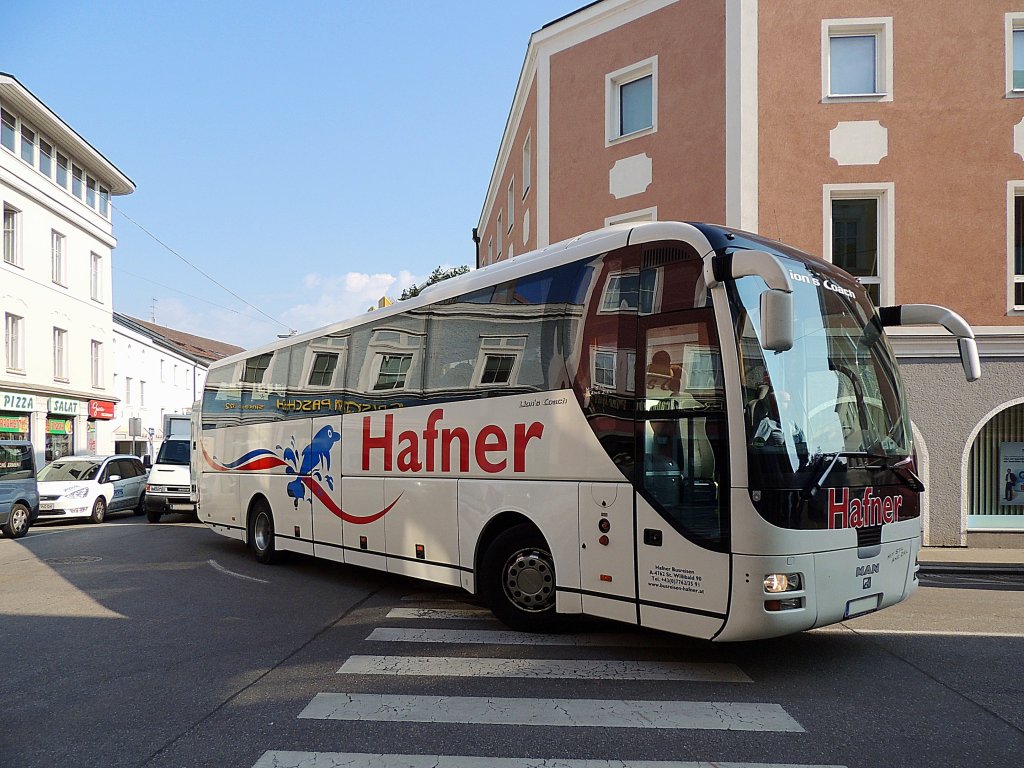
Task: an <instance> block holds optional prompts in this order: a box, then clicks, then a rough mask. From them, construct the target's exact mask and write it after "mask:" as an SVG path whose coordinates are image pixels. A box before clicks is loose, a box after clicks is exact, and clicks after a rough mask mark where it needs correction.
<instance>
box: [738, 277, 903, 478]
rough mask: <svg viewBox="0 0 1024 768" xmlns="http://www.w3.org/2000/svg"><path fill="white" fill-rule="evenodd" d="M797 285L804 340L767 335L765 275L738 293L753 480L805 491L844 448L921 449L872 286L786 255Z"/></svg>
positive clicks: (892, 455)
mask: <svg viewBox="0 0 1024 768" xmlns="http://www.w3.org/2000/svg"><path fill="white" fill-rule="evenodd" d="M781 260H782V262H783V264H784V265H785V266H786V268H787V269H788V271H789V275H790V280H791V281H792V283H793V315H794V329H793V330H794V333H793V336H794V343H793V347H792V349H789V350H787V351H785V352H770V351H767V350H765V349H764V348H763V347H762V345H761V341H760V338H759V336H760V332H761V328H760V322H761V321H760V297H761V293H762V292H763V291H764V290H765V289H766V286H765V284H764V282H763V281H761V280H760V279H759V278H753V277H749V278H743V279H741V280H737V281H736V283H735V290H734V291H732V292H731V299H732V306H733V317H734V320H735V327H736V336H737V342H738V344H739V356H740V364H741V366H742V371H741V375H742V378H743V397H744V407H745V411H744V416H745V419H744V420H745V423H746V430H747V445H748V457H749V465H750V466H749V470H750V483H751V487H761V488H771V487H774V488H802V487H805V486H806V484H807V480H808V476H809V475H811V474H813V473H814V472H815V471H817V472H819V473H820V470H819V469H818V465H819V464H820V463H821V462H822V461H823V460H826V459H827V458H828V457H830V456H831V457H834V456H835V455H836V454H841V455H844V456H845V455H847V454H861V455H863V454H870V455H871V456H877V457H881V458H884V459H891V460H899V459H903V458H906V457H907V456H909V455H911V452H912V446H911V436H910V425H909V421H908V419H907V418H905V414H906V403H905V399H904V395H903V388H902V384H901V382H900V378H899V373H898V371H897V369H896V364H895V358H894V356H893V353H892V350H891V349H890V347H889V345H888V343H887V342H886V340H885V336H884V334H883V332H882V328H881V326H880V324H879V322H878V319H877V317H876V316H875V311H874V307H873V306H872V304H871V302H870V300H869V299H868V297H867V294H866V293H865V291H864V289H863V288H862V287H861V286H860V285H859V284H857V283H856V282H853V281H852V280H851V279H850V278H849V277H843V276H842V275H840V274H839V273H838V271H837V270H833V269H832V268H831V267H830V266H829V265H826V264H822V265H821V267H818V266H817V265H815V266H812V265H809V264H805V263H802V262H799V261H796V260H791V259H788V258H783V259H781Z"/></svg>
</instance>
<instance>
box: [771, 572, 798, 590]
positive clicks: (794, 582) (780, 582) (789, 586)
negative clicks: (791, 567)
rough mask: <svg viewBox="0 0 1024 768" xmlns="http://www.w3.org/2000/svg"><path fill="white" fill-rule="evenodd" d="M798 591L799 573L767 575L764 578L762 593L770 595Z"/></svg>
mask: <svg viewBox="0 0 1024 768" xmlns="http://www.w3.org/2000/svg"><path fill="white" fill-rule="evenodd" d="M798 589H800V574H799V573H769V574H767V575H766V576H765V577H764V591H765V592H768V593H770V594H776V593H778V592H795V591H797V590H798Z"/></svg>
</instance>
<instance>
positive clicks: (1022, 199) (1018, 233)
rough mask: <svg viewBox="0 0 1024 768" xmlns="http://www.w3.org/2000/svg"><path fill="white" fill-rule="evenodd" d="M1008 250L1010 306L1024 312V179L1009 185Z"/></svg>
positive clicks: (1015, 310)
mask: <svg viewBox="0 0 1024 768" xmlns="http://www.w3.org/2000/svg"><path fill="white" fill-rule="evenodd" d="M1007 203H1008V205H1007V208H1008V216H1007V219H1008V220H1007V238H1006V239H1007V250H1008V252H1009V253H1008V257H1009V264H1008V267H1009V273H1010V280H1009V286H1008V288H1009V302H1008V303H1009V308H1010V310H1011V311H1013V312H1014V313H1017V312H1024V180H1022V181H1011V182H1009V184H1008V185H1007Z"/></svg>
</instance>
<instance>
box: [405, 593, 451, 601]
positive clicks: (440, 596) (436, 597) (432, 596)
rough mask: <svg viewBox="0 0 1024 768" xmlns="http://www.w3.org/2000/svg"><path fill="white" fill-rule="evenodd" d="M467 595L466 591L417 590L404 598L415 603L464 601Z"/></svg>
mask: <svg viewBox="0 0 1024 768" xmlns="http://www.w3.org/2000/svg"><path fill="white" fill-rule="evenodd" d="M465 597H466V593H465V592H461V593H454V592H416V593H414V594H411V595H403V596H402V600H403V601H406V602H413V603H462V602H463V600H464V598H465Z"/></svg>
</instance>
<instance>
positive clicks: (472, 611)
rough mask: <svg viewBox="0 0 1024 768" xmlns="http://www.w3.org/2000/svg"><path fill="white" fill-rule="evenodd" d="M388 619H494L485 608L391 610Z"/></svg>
mask: <svg viewBox="0 0 1024 768" xmlns="http://www.w3.org/2000/svg"><path fill="white" fill-rule="evenodd" d="M387 617H388V618H389V619H491V620H495V621H496V619H494V614H493V613H491V612H490V611H488V610H487V609H486V608H392V609H391V610H390V611H389V612H388V616H387Z"/></svg>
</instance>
